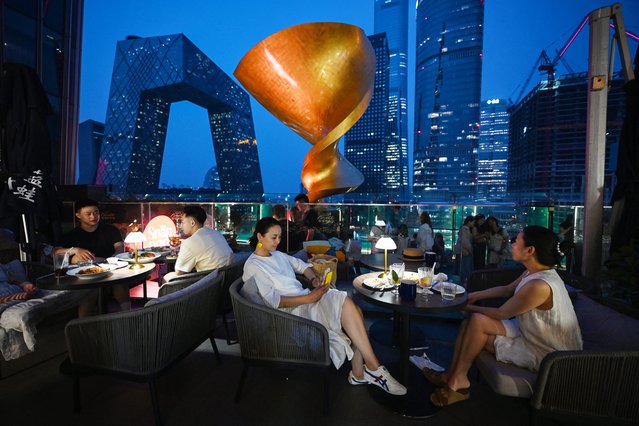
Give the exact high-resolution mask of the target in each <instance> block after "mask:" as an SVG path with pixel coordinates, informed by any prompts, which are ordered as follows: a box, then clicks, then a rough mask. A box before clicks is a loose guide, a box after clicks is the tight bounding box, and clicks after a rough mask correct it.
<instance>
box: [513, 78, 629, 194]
mask: <svg viewBox="0 0 639 426" xmlns="http://www.w3.org/2000/svg"><path fill="white" fill-rule="evenodd" d="M611 83H612V85H611V87H610V91H609V92H608V108H607V119H606V160H605V179H604V200H605V202H608V200H610V196H611V195H612V189H613V188H614V185H615V170H616V167H617V152H618V146H619V135H620V133H621V126H622V124H623V118H624V115H625V104H626V95H625V92H624V90H623V85H624V82H623V79H621V78H620V76H619V75H618V74H615V76H614V79H613V80H612V81H611ZM587 106H588V76H587V74H586V73H577V74H568V75H563V76H561V77H558V78H556V79H555V80H554V85H553V87H549V84H548V81H547V80H545V81H542V82H541V83H539V84H538V85H537V87H535V88H534V89H533V90H532V91H531V92H530V93H529V94H528V95H527V96H526V97H525V98H524V99H523V100H522V101H521V102H519V103H518V104H517V105H514V106H513V107H512V108H511V109H510V146H509V148H508V149H509V153H508V193H509V194H510V195H511V196H512V197H513V201H516V202H519V203H526V202H542V203H555V204H557V203H562V204H583V202H584V199H583V195H584V185H585V174H586V157H585V154H586V121H587Z"/></svg>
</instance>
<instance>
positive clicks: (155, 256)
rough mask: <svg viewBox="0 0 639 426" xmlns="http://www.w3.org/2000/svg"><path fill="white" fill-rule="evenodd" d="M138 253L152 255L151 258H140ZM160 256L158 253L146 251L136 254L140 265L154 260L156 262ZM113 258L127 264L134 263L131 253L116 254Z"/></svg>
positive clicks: (133, 255)
mask: <svg viewBox="0 0 639 426" xmlns="http://www.w3.org/2000/svg"><path fill="white" fill-rule="evenodd" d="M140 253H152V254H153V257H142V256H140ZM161 256H162V255H161V254H160V253H155V252H152V251H147V252H138V262H140V263H151V262H153V261H154V260H157V259H159V258H160V257H161ZM115 257H117V258H118V259H122V260H125V261H127V262H129V263H135V254H134V253H133V252H126V253H119V254H116V255H115Z"/></svg>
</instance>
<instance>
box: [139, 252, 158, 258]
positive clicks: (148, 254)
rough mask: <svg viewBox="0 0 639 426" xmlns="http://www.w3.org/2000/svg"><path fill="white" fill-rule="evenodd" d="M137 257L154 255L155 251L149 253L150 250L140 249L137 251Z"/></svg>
mask: <svg viewBox="0 0 639 426" xmlns="http://www.w3.org/2000/svg"><path fill="white" fill-rule="evenodd" d="M138 257H155V253H151V252H150V251H142V252H139V253H138Z"/></svg>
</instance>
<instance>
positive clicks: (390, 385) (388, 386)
mask: <svg viewBox="0 0 639 426" xmlns="http://www.w3.org/2000/svg"><path fill="white" fill-rule="evenodd" d="M364 379H365V380H366V381H367V382H368V383H370V384H372V385H376V386H379V387H380V388H382V389H384V390H385V391H386V392H388V393H390V394H391V395H406V388H405V387H404V385H402V384H401V383H399V382H398V381H397V380H395V379H394V378H393V376H391V375H390V373H389V372H388V370H387V369H386V367H384V366H383V365H380V366H379V368H378V369H377V370H375V371H371V370H369V369H368V368H367V367H366V366H364Z"/></svg>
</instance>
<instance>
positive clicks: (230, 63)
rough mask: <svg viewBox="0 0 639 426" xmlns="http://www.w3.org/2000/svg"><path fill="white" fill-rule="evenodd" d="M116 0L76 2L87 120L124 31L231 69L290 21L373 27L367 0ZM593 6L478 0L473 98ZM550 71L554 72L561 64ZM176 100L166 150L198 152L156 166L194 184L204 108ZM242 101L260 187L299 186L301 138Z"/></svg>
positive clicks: (507, 81) (581, 67) (97, 111)
mask: <svg viewBox="0 0 639 426" xmlns="http://www.w3.org/2000/svg"><path fill="white" fill-rule="evenodd" d="M118 3H119V2H118V1H115V2H112V3H110V4H109V5H106V4H99V3H95V2H91V3H87V4H85V14H84V25H83V28H84V39H83V44H82V74H81V75H82V84H81V98H80V122H82V121H85V120H87V119H93V120H96V121H102V122H103V121H105V111H106V104H107V98H108V86H109V81H110V72H111V70H112V64H113V55H114V49H115V45H116V42H117V41H118V40H122V39H124V38H126V36H127V35H131V34H133V35H140V36H153V35H158V34H171V33H179V32H183V33H184V34H185V35H186V36H187V37H189V38H190V39H191V40H193V42H194V43H195V44H196V45H197V46H198V47H199V48H200V49H201V50H202V51H203V52H204V53H205V54H206V55H207V56H209V57H210V58H211V59H212V60H213V61H215V62H216V63H217V64H218V65H219V66H220V68H221V69H222V70H223V71H224V72H225V73H226V74H228V75H230V74H232V71H233V70H234V68H235V66H236V65H237V63H238V62H239V59H240V58H241V57H242V56H243V55H244V54H245V53H246V52H247V51H248V50H249V49H250V48H251V47H252V46H253V45H254V44H256V43H257V42H259V41H261V40H262V39H263V38H265V37H267V36H268V35H270V34H272V33H274V32H277V31H279V30H281V29H283V28H286V27H289V26H292V25H296V24H299V23H303V22H313V21H339V22H346V23H351V24H354V25H358V26H360V27H362V28H363V29H364V31H365V32H366V33H367V34H368V35H372V34H373V33H374V0H366V1H359V0H358V1H352V2H347V3H344V2H337V1H327V2H323V3H322V4H316V3H313V4H308V5H306V4H304V5H302V4H299V3H297V2H288V1H285V2H281V3H278V4H277V5H266V4H263V3H261V2H256V3H254V4H253V3H252V4H251V6H250V7H249V8H246V7H240V5H235V4H227V2H223V3H218V2H200V1H188V2H186V3H185V4H184V5H181V6H180V7H179V8H170V7H160V6H157V7H152V8H151V7H147V6H145V5H144V4H141V5H137V4H130V3H124V2H122V4H119V5H118ZM509 4H510V3H509ZM602 6H604V5H602V4H600V3H599V2H596V1H585V2H582V3H580V5H579V6H578V7H575V5H574V4H573V3H572V2H567V1H565V2H562V1H560V2H553V3H550V2H549V1H540V2H535V3H534V4H518V5H516V6H513V7H510V6H508V5H507V4H506V2H505V1H499V0H494V1H486V2H485V20H484V22H485V27H484V49H483V59H482V74H483V78H482V90H481V98H482V99H489V98H491V99H492V98H503V99H508V98H510V97H512V98H514V97H516V94H517V93H518V92H519V91H520V90H521V85H522V83H523V81H524V80H525V78H526V76H527V75H528V74H529V73H530V70H531V68H532V65H533V64H534V62H535V59H536V58H537V57H538V55H539V52H540V51H541V50H542V49H544V48H545V49H547V50H548V51H549V52H553V49H557V48H558V47H559V46H561V45H562V44H563V43H564V42H565V41H566V39H567V38H568V36H569V34H570V33H572V31H573V30H574V29H575V27H576V26H577V24H578V23H579V22H580V21H581V20H582V19H583V17H584V16H585V15H586V14H587V13H589V12H590V11H592V10H594V9H596V8H598V7H602ZM623 6H624V9H623V13H624V17H625V21H626V26H627V28H628V29H630V30H632V31H635V32H636V30H637V29H638V28H639V5H637V4H630V3H628V4H623ZM142 11H143V12H142ZM549 11H552V12H549ZM414 13H415V11H414V8H413V5H412V4H409V18H408V25H409V36H408V42H409V47H408V72H409V76H408V84H409V90H408V107H409V110H411V112H409V114H408V119H409V125H408V128H409V130H411V129H414V125H413V117H412V115H413V113H412V107H413V105H414V102H415V101H414V89H413V85H414V77H413V71H414V67H415V35H414V34H415V33H414V24H415V16H414ZM140 17H142V18H140ZM542 23H543V25H542ZM585 30H586V31H584V32H582V34H581V35H580V36H579V37H578V38H577V40H576V41H575V43H574V45H573V46H572V47H571V48H570V50H569V51H568V52H567V54H566V55H565V58H566V59H567V61H568V62H569V63H570V65H571V67H572V68H573V69H575V71H585V70H586V66H587V55H588V53H587V44H588V34H587V28H585ZM630 47H631V51H632V52H633V53H634V49H635V48H636V42H631V45H630ZM616 63H617V64H618V63H619V61H618V60H617V61H616ZM558 73H562V70H559V72H558ZM540 79H541V77H539V76H537V75H536V74H535V75H533V78H532V79H531V81H530V82H529V87H528V89H527V90H528V91H529V90H531V89H532V88H533V87H534V86H535V85H536V84H537V83H538V82H539V80H540ZM182 104H187V103H182ZM178 106H179V108H175V110H172V114H171V115H172V117H171V120H170V122H169V126H168V131H167V146H166V155H169V156H171V157H174V156H179V155H182V154H181V150H182V151H183V148H181V145H182V144H183V142H184V141H188V142H189V146H190V147H191V148H192V149H193V150H195V151H197V150H200V151H201V155H198V156H197V158H196V159H195V160H194V163H193V165H192V167H189V168H188V169H189V170H185V168H184V167H181V164H180V162H170V163H168V164H167V163H166V162H165V164H164V165H163V170H162V179H161V183H165V184H169V185H176V186H179V185H180V184H184V183H188V182H187V180H186V179H187V178H189V177H188V176H187V175H188V174H189V172H190V171H193V172H194V176H193V177H190V178H189V179H191V180H190V182H192V184H193V185H194V186H199V185H201V183H202V179H203V176H204V175H205V173H206V172H207V171H208V170H209V169H210V167H211V166H213V164H210V160H207V161H206V162H204V160H203V159H205V158H209V159H210V158H211V157H212V153H211V152H210V151H212V149H211V146H210V136H208V138H209V139H205V136H207V134H206V130H207V129H206V128H205V127H204V128H202V126H199V124H198V123H199V121H200V120H197V121H198V123H193V122H192V121H196V120H191V119H190V117H191V116H192V115H193V114H202V113H204V114H205V111H202V109H201V108H200V107H197V106H194V105H192V104H190V105H176V107H178ZM251 106H252V109H253V116H254V120H255V134H256V139H257V146H258V151H259V157H260V162H261V164H262V175H263V181H264V190H265V192H270V193H276V192H287V193H296V192H298V191H299V183H300V172H301V165H302V162H303V158H304V156H305V153H306V150H307V149H306V148H307V146H306V144H305V142H304V141H302V140H301V139H300V138H299V137H298V136H296V135H295V134H294V133H293V132H291V131H290V130H289V129H288V128H286V127H285V126H284V125H282V124H281V123H279V122H278V120H277V119H275V118H274V117H272V116H271V115H270V113H268V112H266V111H265V110H264V109H263V108H262V107H261V106H260V105H259V104H258V103H257V102H255V100H253V99H251ZM180 110H181V111H180ZM172 121H175V123H173V122H172ZM411 133H412V130H411V131H409V141H408V143H409V161H410V162H412V161H413V159H412V148H413V147H412V144H413V141H412V135H411ZM209 135H210V134H209ZM206 145H208V147H206ZM278 146H285V147H286V149H285V158H282V151H281V150H280V149H278V148H277V147H278ZM205 149H208V150H209V151H205ZM207 156H208V157H207ZM201 159H202V161H203V164H202V165H198V164H197V161H199V160H201ZM282 165H284V166H282ZM165 177H166V178H170V177H173V179H172V180H171V179H165Z"/></svg>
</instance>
